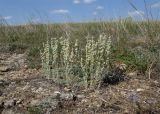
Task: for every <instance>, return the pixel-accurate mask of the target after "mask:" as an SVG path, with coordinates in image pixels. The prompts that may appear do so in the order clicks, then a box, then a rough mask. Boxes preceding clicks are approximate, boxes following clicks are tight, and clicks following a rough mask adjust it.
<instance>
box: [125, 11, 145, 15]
mask: <svg viewBox="0 0 160 114" xmlns="http://www.w3.org/2000/svg"><path fill="white" fill-rule="evenodd" d="M128 15H129V16H131V17H135V16H143V15H144V12H143V11H140V10H139V11H138V10H136V11H132V12H128Z"/></svg>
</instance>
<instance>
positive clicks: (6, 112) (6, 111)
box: [2, 109, 17, 114]
mask: <svg viewBox="0 0 160 114" xmlns="http://www.w3.org/2000/svg"><path fill="white" fill-rule="evenodd" d="M2 114H17V113H16V112H14V111H13V110H11V109H9V110H8V109H5V110H3V111H2Z"/></svg>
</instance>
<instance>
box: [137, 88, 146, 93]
mask: <svg viewBox="0 0 160 114" xmlns="http://www.w3.org/2000/svg"><path fill="white" fill-rule="evenodd" d="M136 91H137V92H142V91H144V89H142V88H138V89H137V90H136Z"/></svg>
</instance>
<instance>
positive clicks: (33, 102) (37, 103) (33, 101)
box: [30, 100, 40, 106]
mask: <svg viewBox="0 0 160 114" xmlns="http://www.w3.org/2000/svg"><path fill="white" fill-rule="evenodd" d="M39 104H40V100H32V101H31V102H30V105H31V106H36V105H39Z"/></svg>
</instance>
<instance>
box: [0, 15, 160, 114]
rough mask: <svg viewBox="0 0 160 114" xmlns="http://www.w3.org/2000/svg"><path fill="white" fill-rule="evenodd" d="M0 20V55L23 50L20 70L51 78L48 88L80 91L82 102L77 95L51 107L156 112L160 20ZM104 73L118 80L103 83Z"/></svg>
mask: <svg viewBox="0 0 160 114" xmlns="http://www.w3.org/2000/svg"><path fill="white" fill-rule="evenodd" d="M0 21H1V22H0V53H2V54H3V53H9V54H14V53H16V54H23V53H25V55H26V58H25V59H26V60H25V62H26V63H25V64H26V65H25V69H26V67H27V69H29V70H31V71H33V72H34V73H35V72H39V71H40V73H38V76H39V75H40V76H39V79H38V77H36V79H37V80H38V81H40V82H43V81H46V80H47V81H49V82H44V84H45V83H50V81H53V83H54V84H53V85H52V83H51V84H50V85H49V87H50V86H53V87H59V88H63V89H64V91H67V92H68V91H72V92H73V91H74V92H75V94H84V96H83V95H81V96H80V95H79V97H80V99H81V98H82V101H80V100H79V99H78V98H79V97H78V95H77V96H76V98H77V99H78V100H75V101H73V102H74V103H73V102H71V101H68V102H67V101H66V100H65V101H64V102H63V101H61V105H63V106H61V105H60V106H58V105H57V106H58V109H59V108H61V109H59V111H58V109H57V108H56V109H54V110H56V111H58V112H59V113H117V114H118V113H126V114H130V113H137V114H144V113H146V114H158V113H160V97H159V96H160V90H159V88H160V83H159V82H160V21H156V20H146V21H134V20H133V19H132V18H131V17H128V18H125V19H119V20H114V21H108V22H86V23H64V24H35V23H32V22H30V23H28V24H26V25H17V26H11V25H9V24H7V22H6V21H5V20H0ZM121 65H125V70H124V71H123V73H117V72H119V71H117V70H114V69H116V68H119V67H121ZM118 70H121V69H120V68H119V69H118ZM5 72H6V71H5ZM7 72H8V71H7ZM113 72H114V74H112V73H113ZM27 73H28V71H27ZM116 73H117V74H116ZM6 75H7V76H8V75H9V74H6ZM33 75H34V74H33ZM44 76H45V78H42V77H44ZM106 76H111V77H107V80H113V81H114V79H115V78H114V76H116V78H118V83H116V84H112V83H110V82H104V78H106ZM33 77H34V76H33ZM110 78H111V79H110ZM112 78H114V79H112ZM121 78H123V79H122V80H121ZM26 80H27V79H26ZM33 80H35V79H33ZM33 80H32V81H33ZM42 80H43V81H42ZM32 81H30V82H32ZM115 81H117V80H116V79H115ZM30 82H27V83H30ZM16 83H18V82H16ZM105 83H107V84H106V85H105ZM113 83H114V82H113ZM47 87H48V86H47ZM147 87H148V88H147ZM50 91H52V90H50ZM106 91H107V93H106ZM72 92H71V93H72ZM76 92H77V93H76ZM119 92H120V93H119ZM53 93H54V92H52V93H51V95H52V94H53ZM128 93H129V94H130V95H128ZM27 94H28V93H27ZM38 94H40V93H38ZM54 94H55V93H54ZM56 94H60V93H56ZM122 94H123V95H124V96H125V97H127V99H129V100H128V101H127V100H125V98H123V97H124V96H123V95H122ZM137 94H138V95H139V96H138V95H137ZM85 95H86V96H87V97H86V96H85ZM127 95H128V96H127ZM44 96H45V95H44ZM44 96H43V97H44ZM49 96H50V95H49ZM99 96H100V97H99ZM122 96H123V97H122ZM141 96H146V97H144V98H141ZM70 97H71V96H70ZM102 97H103V98H102ZM105 98H106V100H105ZM138 98H139V100H137V99H138ZM73 99H74V95H73ZM32 100H33V99H32ZM52 100H53V99H52ZM67 100H68V99H67ZM143 101H145V102H146V103H144V102H143ZM153 102H154V103H153ZM43 103H44V102H43ZM45 103H46V102H45ZM67 103H68V104H67ZM123 103H124V104H123ZM65 104H66V105H65ZM71 104H72V105H71ZM50 105H53V104H50ZM122 105H124V107H123V106H122ZM41 106H42V105H41ZM45 106H46V104H45ZM70 106H71V107H72V108H73V109H70V108H69V107H70ZM68 108H69V109H68ZM23 110H26V109H23ZM54 110H52V111H53V112H54ZM27 111H28V113H29V114H40V113H41V111H42V110H41V108H37V107H29V108H27ZM43 111H44V110H43ZM58 112H57V113H58Z"/></svg>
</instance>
